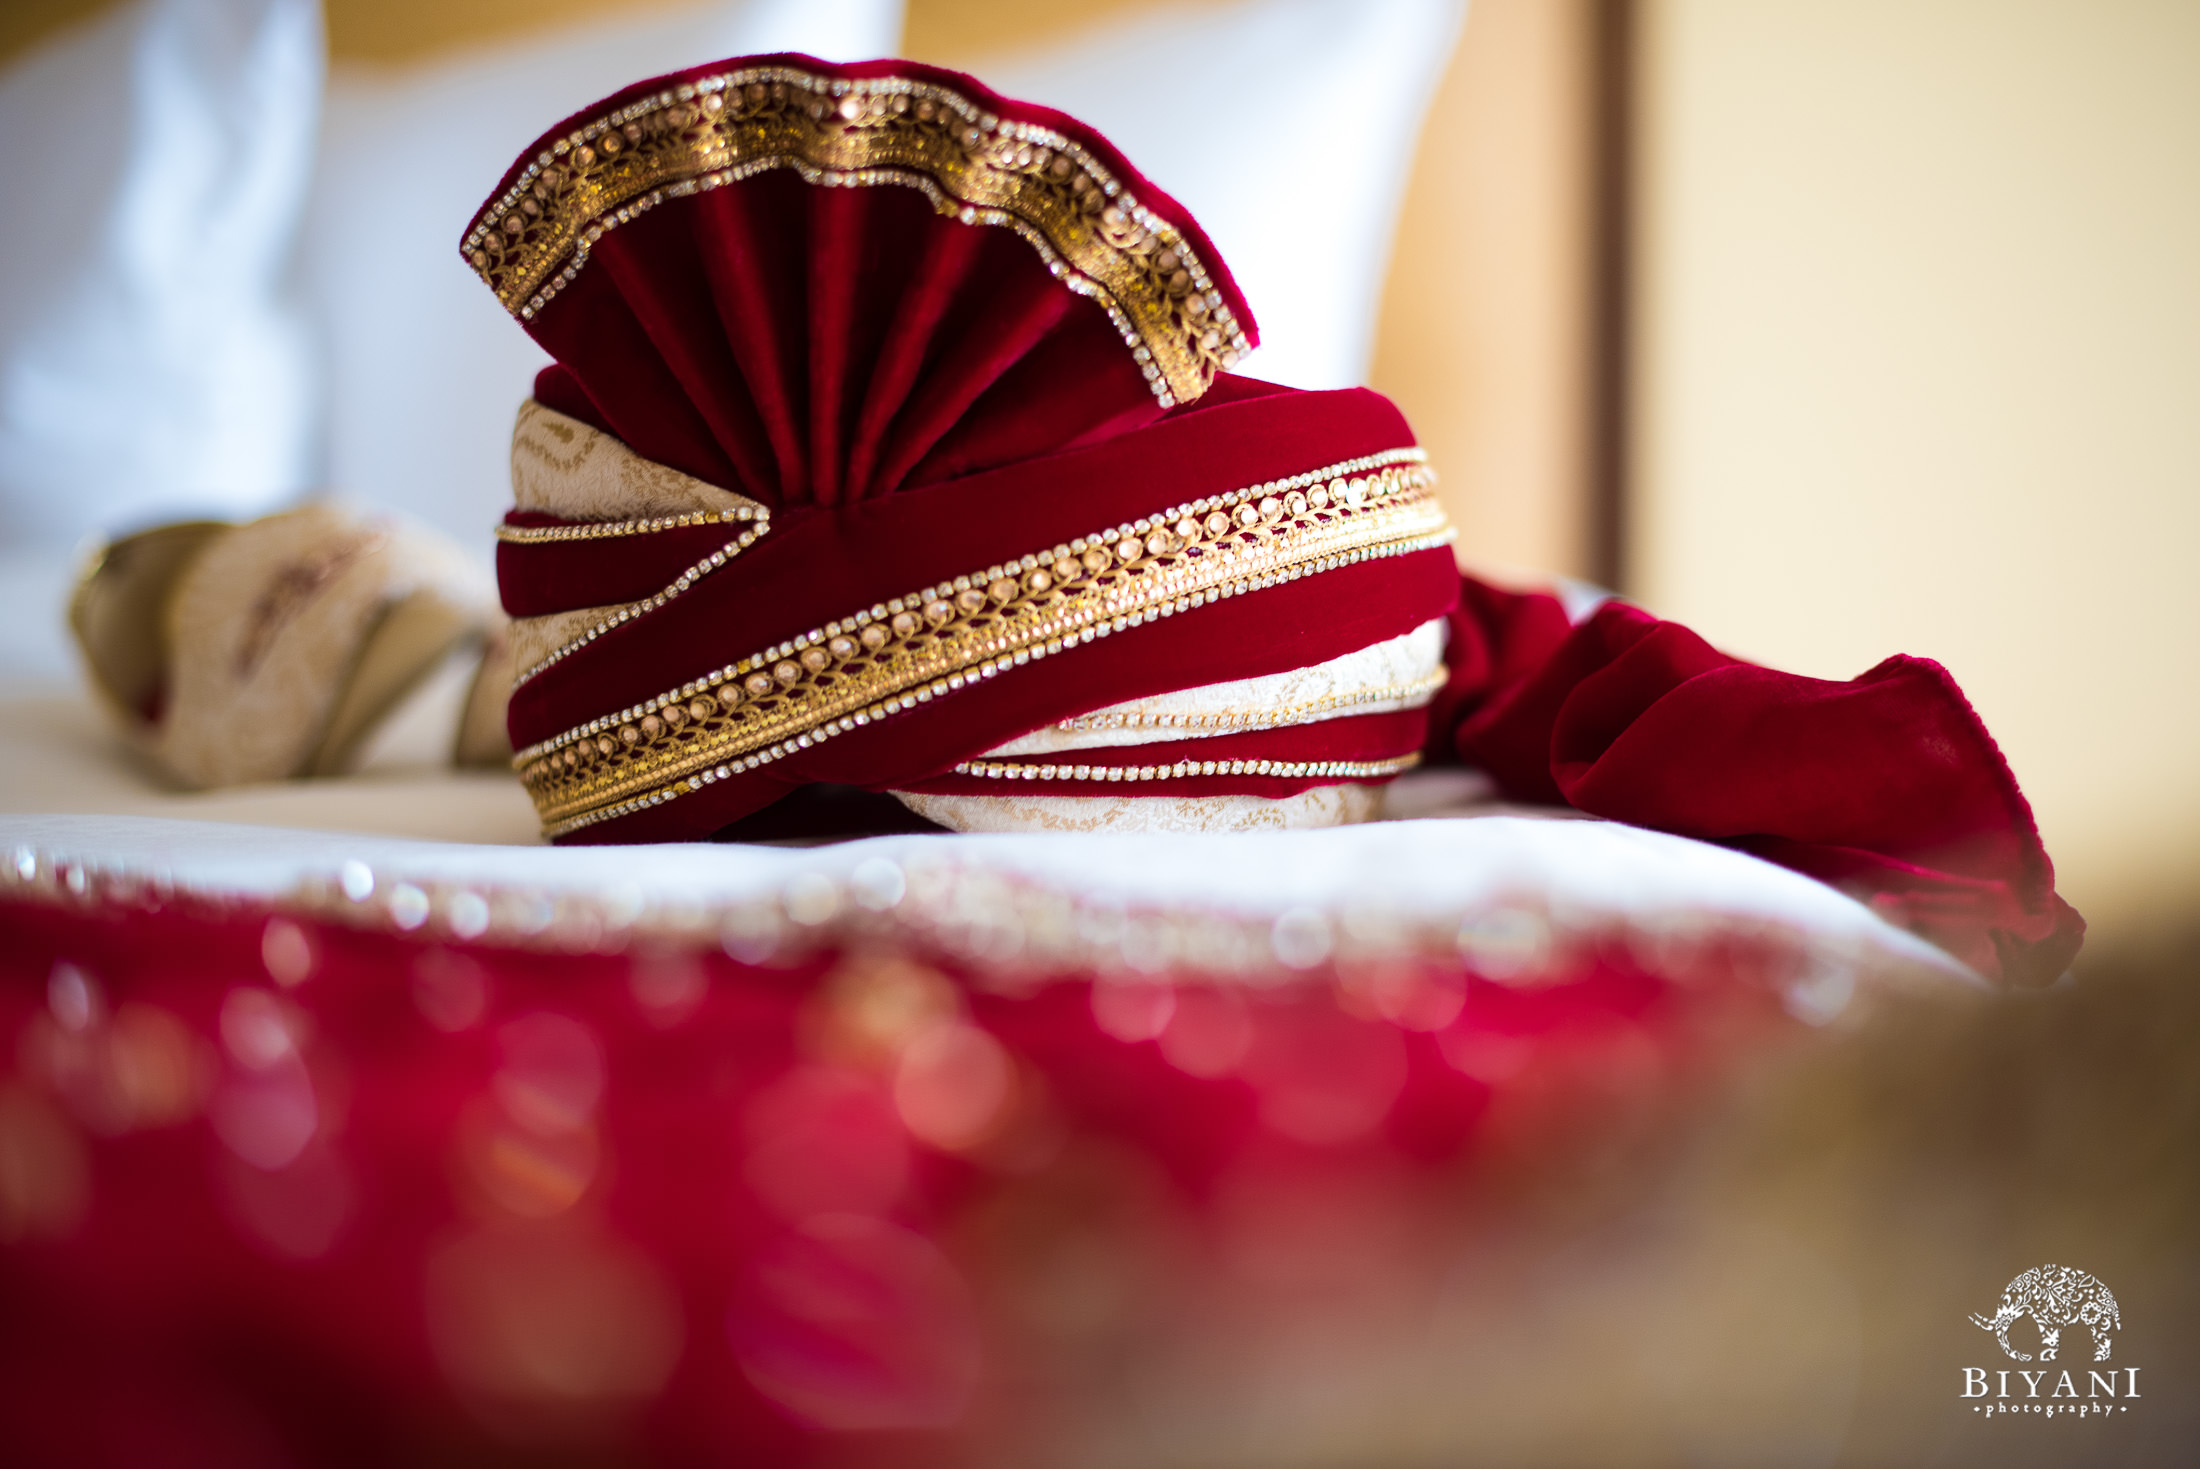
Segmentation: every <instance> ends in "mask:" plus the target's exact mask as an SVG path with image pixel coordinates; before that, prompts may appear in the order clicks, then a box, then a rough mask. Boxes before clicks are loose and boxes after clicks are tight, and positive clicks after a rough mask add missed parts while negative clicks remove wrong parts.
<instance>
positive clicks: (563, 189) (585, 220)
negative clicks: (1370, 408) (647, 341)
mask: <svg viewBox="0 0 2200 1469" xmlns="http://www.w3.org/2000/svg"><path fill="white" fill-rule="evenodd" d="M775 168H790V169H793V170H795V171H796V172H797V173H799V174H800V175H801V176H802V177H803V179H804V180H806V181H807V182H809V183H811V184H816V185H821V186H823V187H826V188H855V187H864V186H868V185H876V184H900V185H904V186H907V187H911V188H916V189H919V190H921V191H923V193H924V194H925V196H926V197H927V198H929V199H930V200H931V201H932V204H933V206H934V207H935V208H936V209H938V210H939V211H940V213H942V214H946V215H951V216H953V217H954V218H957V219H959V220H961V221H962V222H963V223H965V224H986V225H996V226H1000V227H1002V228H1006V229H1012V230H1014V231H1015V232H1016V233H1017V234H1018V235H1020V236H1022V237H1023V239H1024V240H1025V241H1026V242H1027V243H1029V244H1030V245H1031V246H1032V247H1033V248H1034V249H1036V250H1037V251H1038V252H1039V255H1040V258H1041V259H1043V260H1044V261H1045V262H1046V266H1047V269H1048V270H1049V271H1050V272H1051V273H1052V274H1053V275H1054V276H1055V277H1056V278H1058V279H1059V280H1060V281H1061V282H1062V283H1063V285H1065V286H1066V287H1068V288H1069V289H1070V290H1072V291H1075V292H1077V293H1078V294H1080V295H1083V296H1087V297H1090V298H1091V299H1093V300H1094V301H1096V302H1098V303H1099V304H1100V305H1101V306H1102V307H1103V308H1104V309H1105V310H1106V311H1107V313H1108V315H1109V317H1110V319H1111V320H1113V321H1114V323H1115V326H1116V329H1117V330H1118V331H1119V332H1121V333H1122V336H1123V340H1124V342H1125V344H1126V345H1128V346H1129V347H1130V349H1131V355H1132V356H1133V357H1134V358H1135V359H1136V360H1137V362H1138V364H1139V370H1140V371H1141V372H1142V373H1143V374H1144V375H1145V377H1146V380H1147V382H1148V383H1149V384H1150V385H1151V386H1152V388H1153V391H1154V395H1155V397H1156V398H1157V399H1159V401H1160V402H1161V404H1162V406H1163V407H1171V406H1174V405H1175V404H1177V403H1189V402H1192V401H1193V400H1195V399H1197V398H1198V397H1199V396H1200V395H1201V394H1202V393H1204V392H1206V391H1207V388H1208V385H1209V384H1210V383H1212V382H1213V381H1214V377H1215V374H1216V373H1217V372H1220V371H1222V370H1224V369H1225V368H1228V367H1230V366H1231V365H1232V364H1234V363H1235V362H1236V361H1237V360H1238V358H1239V357H1241V356H1243V355H1244V354H1245V353H1246V352H1248V351H1249V350H1251V343H1250V342H1249V341H1248V340H1247V338H1246V336H1245V332H1244V329H1243V327H1242V326H1241V325H1240V324H1239V323H1238V320H1237V318H1236V315H1235V313H1233V312H1232V310H1231V309H1230V306H1229V304H1228V303H1227V302H1226V301H1225V300H1224V299H1223V296H1222V292H1221V289H1220V287H1219V285H1218V283H1217V282H1216V281H1215V280H1214V279H1213V278H1212V277H1211V276H1210V275H1209V273H1208V271H1207V267H1206V265H1205V264H1204V263H1203V262H1202V261H1201V260H1200V259H1199V257H1198V255H1197V254H1196V253H1194V251H1193V250H1192V249H1191V247H1190V245H1189V244H1188V242H1187V241H1186V240H1185V239H1184V236H1183V234H1182V233H1181V232H1180V231H1179V230H1178V229H1177V228H1176V226H1174V225H1173V224H1171V223H1169V222H1168V221H1167V220H1165V219H1163V218H1161V217H1160V216H1159V215H1157V214H1154V213H1153V212H1151V211H1150V210H1148V209H1146V208H1145V207H1144V206H1143V205H1141V204H1139V203H1138V201H1137V200H1136V199H1134V198H1133V197H1132V196H1131V194H1130V192H1129V190H1127V189H1126V188H1124V187H1123V185H1122V184H1121V182H1120V181H1118V180H1117V179H1116V178H1115V177H1114V175H1113V174H1112V173H1111V172H1110V171H1109V170H1108V169H1107V168H1106V167H1105V166H1104V165H1102V164H1101V163H1100V161H1099V160H1098V159H1096V158H1094V157H1093V156H1092V155H1091V154H1090V153H1088V152H1086V151H1085V149H1084V148H1082V147H1080V146H1079V145H1078V144H1077V143H1076V142H1074V141H1073V140H1071V139H1069V138H1067V137H1064V136H1063V135H1062V134H1060V133H1057V132H1055V131H1053V130H1052V129H1049V128H1044V127H1040V126H1038V125H1037V124H1034V123H1025V122H1016V121H1013V120H1011V119H1008V118H1003V117H998V116H996V115H994V114H993V113H990V112H987V111H985V110H984V109H983V108H981V107H979V106H978V105H977V104H976V103H974V102H972V101H971V100H970V99H969V98H967V97H964V96H962V95H961V94H960V93H958V92H955V91H953V90H951V89H949V88H946V87H942V86H939V85H937V84H934V83H931V82H920V81H915V80H912V79H909V78H906V77H874V78H867V79H863V80H853V79H847V78H831V77H820V76H816V75H813V74H811V73H809V72H805V71H801V70H799V69H796V68H793V67H785V66H763V67H746V68H743V69H741V70H738V71H732V72H728V73H726V74H724V75H722V76H715V77H704V78H702V79H700V80H698V81H694V82H683V83H681V84H680V85H679V86H677V87H672V88H668V89H667V90H665V91H662V92H659V93H656V94H654V95H652V96H648V97H644V98H641V99H640V100H638V101H635V102H632V103H629V104H628V105H626V106H625V107H622V108H620V109H618V110H617V111H615V112H612V113H610V114H609V115H607V116H605V117H602V118H599V119H597V120H595V121H593V122H590V123H587V124H584V125H583V126H581V127H579V128H576V129H574V130H573V131H572V132H571V133H568V134H567V135H565V136H564V137H561V138H559V139H557V140H556V141H555V142H554V143H552V144H551V145H550V146H549V147H548V148H546V149H544V151H543V152H542V153H541V154H540V155H538V156H537V157H536V158H535V159H534V160H533V161H532V162H530V163H529V164H528V165H527V167H526V168H524V169H523V170H521V172H520V175H519V177H518V178H517V179H516V180H515V181H514V182H513V184H512V186H511V187H510V188H508V189H507V190H505V191H504V193H502V194H500V195H499V196H498V197H497V198H496V200H495V201H494V202H492V203H491V204H490V205H489V206H488V207H487V208H485V209H484V210H483V211H482V212H481V214H480V215H479V216H478V217H477V218H476V220H475V222H474V225H473V227H472V228H471V229H470V230H469V231H468V232H467V234H466V238H465V242H464V244H463V246H462V249H463V253H464V254H465V257H466V260H467V263H468V264H470V265H472V266H473V268H474V270H475V272H476V273H477V274H479V275H480V276H481V278H482V280H483V281H485V282H486V283H487V284H488V286H489V288H490V289H491V290H492V291H494V292H496V296H497V299H498V300H499V301H501V302H502V303H503V304H504V307H505V309H506V310H508V311H510V312H512V313H513V314H514V315H516V316H518V317H520V318H521V319H523V320H527V319H532V318H533V316H534V315H535V313H536V312H538V311H540V310H542V308H543V307H544V306H545V305H547V304H548V303H549V302H550V301H551V300H552V299H553V298H554V297H556V295H557V294H558V292H559V291H560V290H562V289H563V288H564V287H565V286H566V285H567V284H569V283H570V282H571V281H572V280H573V279H574V277H576V276H577V275H579V274H580V272H581V270H582V269H583V268H584V267H585V266H586V265H587V263H588V255H589V251H590V249H591V248H592V247H593V246H594V245H595V243H596V242H597V241H598V240H600V239H602V238H603V236H604V235H605V234H607V233H608V232H610V231H611V230H613V229H616V228H617V227H618V226H620V225H622V224H625V223H627V222H628V221H630V220H632V219H634V218H636V217H637V216H639V215H641V214H643V213H645V212H647V211H648V210H650V209H652V208H654V207H655V206H657V205H658V204H661V203H663V202H665V201H666V200H668V199H676V198H681V197H684V196H686V195H690V194H695V193H700V192H702V191H704V190H708V189H714V188H719V187H722V186H724V185H726V184H730V183H736V182H738V181H740V180H742V179H745V178H749V177H752V176H754V175H756V174H759V173H763V172H765V171H767V170H770V169H775Z"/></svg>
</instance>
